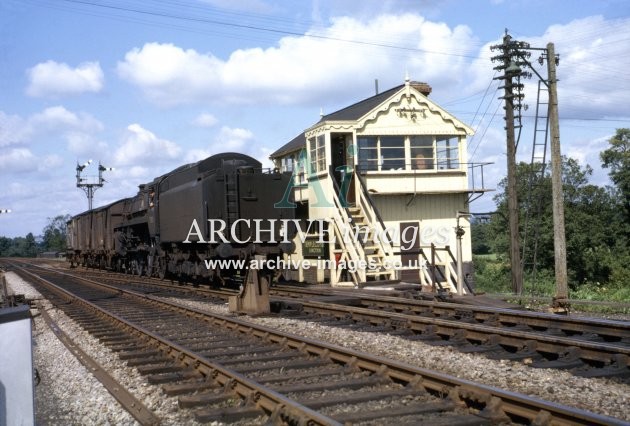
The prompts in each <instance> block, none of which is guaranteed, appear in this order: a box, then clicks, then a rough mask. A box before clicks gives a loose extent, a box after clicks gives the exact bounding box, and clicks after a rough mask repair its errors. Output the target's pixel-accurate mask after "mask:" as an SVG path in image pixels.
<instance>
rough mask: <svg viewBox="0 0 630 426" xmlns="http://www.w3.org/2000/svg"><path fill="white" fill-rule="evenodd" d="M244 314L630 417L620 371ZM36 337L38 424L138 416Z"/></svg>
mask: <svg viewBox="0 0 630 426" xmlns="http://www.w3.org/2000/svg"><path fill="white" fill-rule="evenodd" d="M6 277H7V282H8V285H9V287H10V288H11V289H12V291H13V292H14V293H16V294H26V295H27V297H29V298H39V297H41V296H39V294H38V293H37V292H36V291H35V290H33V289H32V287H31V286H30V285H29V284H27V283H25V282H24V281H23V280H22V279H20V278H19V277H18V276H17V275H15V274H13V273H11V272H9V273H7V274H6ZM163 299H165V300H169V301H176V302H178V303H180V304H183V305H185V306H190V307H194V308H197V309H200V310H205V311H209V312H215V313H220V314H224V315H226V314H228V311H227V305H212V304H209V303H202V302H192V301H182V300H181V299H177V298H163ZM45 303H46V309H50V308H51V307H50V304H49V303H48V302H45ZM49 312H50V314H51V316H52V318H53V319H54V320H55V321H56V322H57V323H58V324H59V326H60V328H61V329H62V330H64V331H65V332H66V333H68V335H70V336H71V337H72V338H73V339H74V340H75V342H77V344H78V345H79V346H80V347H81V348H82V349H84V350H85V351H86V352H88V353H89V354H90V355H91V356H92V357H94V358H95V359H96V360H97V361H98V362H99V363H101V365H102V366H103V368H104V369H106V370H107V371H108V372H109V373H110V374H112V376H113V377H114V378H115V379H116V380H118V381H119V382H120V383H121V384H122V385H124V386H125V387H126V388H127V389H129V390H130V391H131V392H132V393H133V394H135V396H136V397H137V398H139V399H140V400H142V401H143V402H144V403H145V404H146V405H147V407H148V408H149V409H151V410H152V411H154V413H155V414H156V415H157V416H159V417H161V418H162V419H163V421H162V424H165V425H180V424H191V423H195V421H194V419H193V418H192V413H191V412H190V411H186V410H179V409H178V407H177V399H176V398H174V397H168V396H166V395H164V394H163V393H162V391H161V389H160V388H159V387H156V386H152V385H148V384H147V383H146V381H145V380H144V377H143V376H141V375H140V374H139V373H138V372H137V371H136V370H135V369H134V368H129V367H127V366H126V365H125V364H124V363H123V362H121V361H120V360H118V358H117V357H116V355H115V354H113V353H112V352H111V351H109V349H107V348H105V347H104V346H102V345H101V344H100V343H99V342H98V340H97V339H95V338H93V337H92V336H90V335H89V334H88V333H87V332H85V331H84V330H82V329H81V328H80V327H79V326H78V325H77V324H76V323H74V321H72V320H71V319H69V318H68V317H67V316H66V315H65V314H63V313H62V312H61V311H59V310H57V309H51V310H50V311H49ZM240 318H241V319H242V320H245V321H249V322H251V323H254V324H259V325H264V326H267V327H271V328H275V329H278V330H281V331H285V332H290V333H294V334H298V335H305V336H308V337H310V338H313V339H318V340H322V341H327V342H330V343H334V344H337V345H340V346H344V347H348V348H352V349H356V350H360V351H366V352H370V353H373V354H375V355H379V356H385V357H388V358H392V359H396V360H399V361H402V362H406V363H408V364H412V365H415V366H418V367H423V368H428V369H433V370H438V371H442V372H444V373H447V374H451V375H453V376H457V377H460V378H462V379H468V380H473V381H476V382H479V383H484V384H487V385H490V386H495V387H498V388H503V389H508V390H511V391H514V392H520V393H523V394H527V395H532V396H537V397H539V398H541V399H544V400H548V401H552V402H556V403H560V404H564V405H568V406H574V407H578V408H581V409H584V410H588V411H592V412H595V413H600V414H604V415H608V416H612V417H616V418H619V419H622V420H626V421H630V409H629V405H628V398H627V396H628V395H629V394H630V386H629V385H628V384H627V383H624V382H622V381H621V380H618V379H604V378H581V377H576V376H573V375H572V374H570V373H568V372H566V371H561V370H545V369H532V368H528V367H527V366H526V365H524V364H521V363H519V362H513V361H507V360H496V361H495V360H490V359H487V358H485V357H483V356H480V355H475V354H463V353H460V352H458V351H457V350H456V349H453V348H450V347H435V346H431V345H428V344H425V343H423V342H420V341H410V340H406V339H404V338H401V337H397V336H390V335H385V334H381V333H372V332H365V331H363V332H362V331H353V330H347V329H344V328H343V327H335V326H330V325H321V324H318V323H316V322H310V321H301V320H295V319H287V318H275V317H248V316H241V317H240ZM34 339H35V346H34V362H35V367H36V368H37V369H38V370H39V373H40V376H41V378H42V383H41V384H40V385H39V386H38V387H37V388H36V410H37V421H38V424H50V425H56V424H59V425H62V424H63V425H68V424H99V425H100V424H125V425H128V424H129V425H131V424H134V423H135V421H134V420H133V419H132V418H131V416H130V415H129V414H128V413H127V412H126V411H124V410H123V409H122V408H121V407H120V406H119V405H118V403H117V402H116V401H115V400H114V399H113V397H112V396H111V395H110V394H109V393H108V392H107V391H106V390H105V389H104V388H103V387H102V386H101V385H100V383H99V382H97V381H96V379H94V378H93V377H92V376H91V375H90V374H89V373H88V372H87V371H86V370H85V368H84V367H83V366H82V365H81V364H80V363H79V362H78V361H77V360H76V359H75V358H74V356H73V355H72V354H71V353H70V352H68V351H67V350H66V349H65V346H63V344H62V343H61V342H59V341H58V340H57V338H56V337H55V336H54V334H53V333H52V332H51V331H50V330H49V329H48V327H47V326H46V325H45V324H44V322H43V320H42V319H41V318H40V317H37V318H35V331H34ZM215 424H216V423H215Z"/></svg>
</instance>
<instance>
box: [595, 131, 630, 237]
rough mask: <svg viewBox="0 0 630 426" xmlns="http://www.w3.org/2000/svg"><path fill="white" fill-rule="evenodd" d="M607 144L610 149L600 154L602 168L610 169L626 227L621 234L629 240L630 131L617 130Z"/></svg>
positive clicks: (609, 174)
mask: <svg viewBox="0 0 630 426" xmlns="http://www.w3.org/2000/svg"><path fill="white" fill-rule="evenodd" d="M608 143H609V144H610V148H608V149H607V150H605V151H602V152H601V153H600V158H601V160H602V167H604V168H607V169H610V172H609V173H608V176H610V180H612V181H613V183H614V184H615V186H616V188H617V190H618V191H619V196H620V199H621V206H622V208H623V212H624V215H625V222H624V223H625V225H626V226H625V227H624V230H623V232H624V234H625V236H626V238H630V129H617V133H616V134H615V136H613V137H612V138H610V139H609V140H608Z"/></svg>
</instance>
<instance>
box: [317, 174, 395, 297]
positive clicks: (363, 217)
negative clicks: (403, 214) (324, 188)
mask: <svg viewBox="0 0 630 426" xmlns="http://www.w3.org/2000/svg"><path fill="white" fill-rule="evenodd" d="M327 181H328V182H329V185H330V186H329V188H328V189H330V191H328V192H327V193H330V194H332V197H333V204H334V208H333V209H331V210H332V215H331V226H332V230H333V235H334V236H335V244H334V247H333V248H332V250H331V251H332V253H331V256H332V257H333V258H334V259H335V260H336V262H337V264H338V265H344V264H345V265H349V264H352V265H354V267H353V268H347V267H346V268H338V269H336V270H333V271H331V276H330V283H331V285H332V286H337V285H348V284H351V285H354V286H358V285H359V284H360V283H365V282H367V281H376V280H392V279H396V271H395V270H394V269H392V268H387V265H386V263H387V260H388V259H391V257H392V256H393V249H392V246H391V243H390V242H389V241H387V240H386V239H385V241H383V240H384V238H382V237H383V236H386V232H385V225H384V224H383V221H382V220H380V217H379V215H378V213H377V211H376V208H375V206H374V205H373V203H372V201H371V200H370V198H369V195H368V193H367V190H358V191H356V200H355V203H354V205H352V206H348V205H346V203H345V202H344V203H342V202H341V200H340V197H339V187H338V185H337V182H336V181H335V179H334V176H333V173H332V170H330V172H329V176H328V179H327ZM363 189H365V188H363ZM345 277H347V278H350V281H346V280H345V279H344V278H345Z"/></svg>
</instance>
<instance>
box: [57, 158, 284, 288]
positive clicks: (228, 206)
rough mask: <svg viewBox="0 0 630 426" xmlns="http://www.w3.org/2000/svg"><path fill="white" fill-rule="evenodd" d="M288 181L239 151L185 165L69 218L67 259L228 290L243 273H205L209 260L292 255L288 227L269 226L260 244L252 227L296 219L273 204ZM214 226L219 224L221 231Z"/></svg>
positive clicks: (218, 270) (215, 270) (231, 270)
mask: <svg viewBox="0 0 630 426" xmlns="http://www.w3.org/2000/svg"><path fill="white" fill-rule="evenodd" d="M290 179H291V175H290V174H287V173H279V172H278V171H277V170H273V171H268V170H267V171H266V170H263V169H262V164H261V163H260V162H259V161H257V160H255V159H253V158H251V157H249V156H247V155H244V154H239V153H222V154H217V155H213V156H211V157H209V158H206V159H205V160H201V161H199V162H197V163H192V164H186V165H183V166H181V167H179V168H177V169H175V170H173V171H171V172H169V173H167V174H165V175H162V176H159V177H157V178H155V179H154V180H153V181H152V182H150V183H147V184H144V185H140V186H139V191H138V193H137V195H136V196H134V197H130V198H125V199H122V200H119V201H115V202H113V203H111V204H109V205H106V206H103V207H100V208H96V209H92V210H89V211H86V212H83V213H81V214H79V215H77V216H74V217H73V218H72V219H70V220H69V221H68V223H67V231H66V235H67V247H68V249H67V251H68V252H67V258H68V260H69V261H70V263H71V266H75V265H81V266H86V267H93V268H100V269H110V270H113V271H118V272H125V273H129V274H136V275H146V276H156V277H160V278H164V277H166V276H167V275H171V276H175V277H178V278H180V279H184V280H191V281H193V282H200V281H201V282H209V283H212V284H216V285H229V283H230V282H233V280H234V277H235V276H242V273H243V271H238V270H235V269H236V268H223V269H221V268H218V267H215V268H213V267H209V265H210V263H209V262H208V261H209V260H212V259H219V258H222V259H244V258H249V257H251V256H252V255H257V256H263V257H265V256H266V257H271V256H274V257H275V256H278V255H280V254H281V253H282V252H283V251H284V252H286V251H290V250H291V245H290V244H286V242H287V241H289V239H290V236H289V235H287V232H289V230H288V227H287V229H284V228H283V227H282V226H266V227H265V229H266V231H265V232H266V235H264V238H261V235H260V232H258V230H257V231H256V233H258V235H253V234H254V233H255V232H254V230H253V229H252V228H251V226H249V225H250V224H251V223H252V222H255V223H261V221H267V222H268V223H269V224H272V225H274V224H277V223H287V221H290V220H291V219H292V218H294V209H292V208H276V207H275V206H274V204H276V203H277V202H278V201H280V200H282V199H283V195H284V193H285V191H286V189H287V187H288V185H289V181H290ZM283 219H284V220H283ZM216 223H220V224H221V225H222V226H221V227H218V231H217V229H213V228H214V225H215V224H216ZM213 234H214V235H213ZM217 236H218V237H221V238H216V237H217ZM283 241H284V243H283ZM234 264H236V263H234Z"/></svg>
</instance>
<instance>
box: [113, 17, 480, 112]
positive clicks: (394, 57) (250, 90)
mask: <svg viewBox="0 0 630 426" xmlns="http://www.w3.org/2000/svg"><path fill="white" fill-rule="evenodd" d="M309 34H311V35H313V37H309V36H290V37H284V38H282V39H281V40H280V41H279V42H278V44H277V46H275V47H270V48H267V49H262V48H250V49H239V50H236V51H234V52H233V53H232V54H231V55H230V57H229V58H228V59H227V60H222V59H219V58H218V57H216V56H214V55H213V54H212V53H200V52H197V51H195V50H193V49H183V48H181V47H178V46H175V45H173V44H159V43H147V44H145V45H144V46H143V47H141V48H135V49H133V50H131V51H129V52H128V53H127V54H126V55H125V59H124V61H121V62H119V63H118V74H119V76H120V77H121V78H122V79H124V80H127V81H129V82H130V83H132V84H134V85H136V86H138V87H139V88H140V89H141V90H142V91H143V93H144V94H145V96H146V97H147V98H149V99H150V100H152V101H153V102H155V103H157V104H159V105H162V106H173V105H178V104H186V103H211V102H229V103H237V104H268V103H275V104H297V103H302V104H307V103H313V102H315V101H317V102H319V101H322V100H326V101H327V103H330V102H331V101H334V100H347V96H348V94H349V93H353V90H355V89H356V88H357V87H365V86H366V84H369V85H371V84H372V81H374V78H375V77H378V76H383V75H385V76H388V77H389V78H391V76H392V75H396V77H397V78H396V83H397V84H400V83H402V80H403V77H404V73H405V70H406V69H408V70H409V72H410V74H411V75H412V76H414V78H416V76H417V78H418V79H423V80H429V81H430V79H431V78H434V79H440V80H445V79H448V81H458V80H461V79H464V78H465V73H463V72H461V71H463V69H464V66H465V62H466V61H465V59H464V58H462V57H461V56H445V55H439V54H436V53H432V52H436V51H439V50H445V51H453V52H456V53H458V54H464V53H469V52H471V49H472V46H473V45H474V40H473V39H472V36H471V34H470V30H469V29H468V27H465V26H457V27H455V28H454V29H450V28H448V26H447V25H446V24H442V23H433V22H429V21H426V20H425V19H424V18H423V17H421V16H419V15H411V14H407V15H401V16H394V15H384V16H380V17H378V18H375V19H373V20H371V21H368V22H363V21H359V20H356V19H353V18H338V19H335V20H334V21H333V23H332V24H331V26H330V27H328V28H324V29H322V30H317V31H316V30H313V32H312V33H309ZM333 38H334V39H333ZM339 39H340V40H361V41H367V43H363V44H356V43H348V42H343V41H338V40H339ZM370 43H371V44H370ZM377 44H391V45H400V44H403V45H405V46H406V47H408V48H409V50H405V49H391V48H385V49H384V48H382V47H378V46H376V45H377ZM414 49H426V50H427V51H429V52H423V51H419V50H414Z"/></svg>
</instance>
